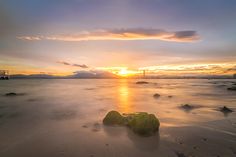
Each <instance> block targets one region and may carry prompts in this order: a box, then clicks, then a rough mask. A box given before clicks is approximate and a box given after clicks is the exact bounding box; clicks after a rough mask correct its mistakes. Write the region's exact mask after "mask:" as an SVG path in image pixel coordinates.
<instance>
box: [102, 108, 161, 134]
mask: <svg viewBox="0 0 236 157" xmlns="http://www.w3.org/2000/svg"><path fill="white" fill-rule="evenodd" d="M103 123H104V124H105V125H122V126H128V127H129V128H130V129H131V130H133V131H134V132H135V133H137V134H139V135H142V136H151V135H154V134H155V133H156V132H157V131H158V130H159V126H160V122H159V120H158V119H157V118H156V116H155V115H154V114H148V113H146V112H138V113H132V114H125V115H123V116H122V115H121V114H120V113H119V112H117V111H110V112H108V114H107V115H106V117H105V118H104V119H103Z"/></svg>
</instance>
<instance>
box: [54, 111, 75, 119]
mask: <svg viewBox="0 0 236 157" xmlns="http://www.w3.org/2000/svg"><path fill="white" fill-rule="evenodd" d="M76 116H77V112H76V111H74V110H67V109H65V110H56V111H53V112H52V113H51V116H50V117H51V119H54V120H69V119H73V118H75V117H76Z"/></svg>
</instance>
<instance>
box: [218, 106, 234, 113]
mask: <svg viewBox="0 0 236 157" xmlns="http://www.w3.org/2000/svg"><path fill="white" fill-rule="evenodd" d="M220 111H221V112H223V113H230V112H233V110H232V109H230V108H228V107H226V106H224V107H221V108H220Z"/></svg>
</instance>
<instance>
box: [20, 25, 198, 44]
mask: <svg viewBox="0 0 236 157" xmlns="http://www.w3.org/2000/svg"><path fill="white" fill-rule="evenodd" d="M17 38H18V39H21V40H29V41H35V40H53V41H68V42H69V41H77V42H78V41H90V40H162V41H172V42H194V41H197V40H199V39H200V37H199V35H198V34H197V32H196V31H193V30H186V31H176V32H172V31H166V30H163V29H153V28H151V29H148V28H126V29H124V28H123V29H101V30H94V31H82V32H79V33H77V34H61V35H50V36H19V37H17Z"/></svg>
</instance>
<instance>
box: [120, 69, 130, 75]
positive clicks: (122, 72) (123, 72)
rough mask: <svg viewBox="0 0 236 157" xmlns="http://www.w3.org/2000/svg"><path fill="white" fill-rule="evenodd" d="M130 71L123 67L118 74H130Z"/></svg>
mask: <svg viewBox="0 0 236 157" xmlns="http://www.w3.org/2000/svg"><path fill="white" fill-rule="evenodd" d="M129 74H130V73H129V71H128V70H127V69H121V70H120V71H119V72H118V75H120V76H128V75H129Z"/></svg>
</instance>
